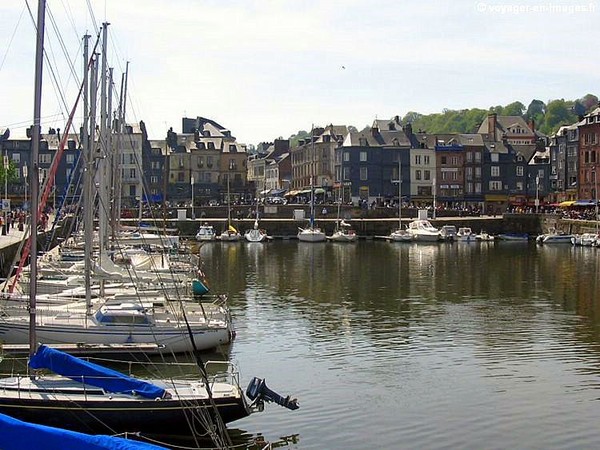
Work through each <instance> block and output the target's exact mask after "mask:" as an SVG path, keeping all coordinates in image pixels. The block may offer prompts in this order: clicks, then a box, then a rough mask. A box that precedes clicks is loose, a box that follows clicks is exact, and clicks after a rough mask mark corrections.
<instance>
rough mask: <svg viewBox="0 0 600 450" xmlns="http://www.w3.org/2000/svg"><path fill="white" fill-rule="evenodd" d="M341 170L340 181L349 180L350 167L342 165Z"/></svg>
mask: <svg viewBox="0 0 600 450" xmlns="http://www.w3.org/2000/svg"><path fill="white" fill-rule="evenodd" d="M342 171H343V176H342V181H345V180H349V179H350V167H344V168H343V170H342Z"/></svg>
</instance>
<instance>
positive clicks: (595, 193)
mask: <svg viewBox="0 0 600 450" xmlns="http://www.w3.org/2000/svg"><path fill="white" fill-rule="evenodd" d="M592 173H593V174H594V199H595V204H596V206H595V208H594V209H595V213H596V217H595V220H596V235H597V234H598V177H597V176H596V166H594V167H592Z"/></svg>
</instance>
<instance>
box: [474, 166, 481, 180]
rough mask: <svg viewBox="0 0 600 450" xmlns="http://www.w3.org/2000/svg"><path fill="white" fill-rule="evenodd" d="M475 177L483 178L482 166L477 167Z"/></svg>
mask: <svg viewBox="0 0 600 450" xmlns="http://www.w3.org/2000/svg"><path fill="white" fill-rule="evenodd" d="M475 178H476V179H479V178H481V167H475Z"/></svg>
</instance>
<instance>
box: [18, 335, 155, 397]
mask: <svg viewBox="0 0 600 450" xmlns="http://www.w3.org/2000/svg"><path fill="white" fill-rule="evenodd" d="M29 367H31V368H32V369H48V370H51V371H52V372H54V373H56V374H59V375H62V376H64V377H67V378H70V379H72V380H74V381H79V382H81V383H86V384H90V385H92V386H96V387H100V388H102V389H104V390H106V391H108V392H114V393H124V394H131V393H134V394H136V395H140V396H142V397H146V398H153V399H154V398H163V397H164V396H165V394H166V391H165V389H163V388H161V387H159V386H156V385H154V384H152V383H148V382H146V381H142V380H138V379H136V378H132V377H129V376H127V375H125V374H122V373H121V372H117V371H116V370H112V369H108V368H106V367H102V366H100V365H98V364H94V363H92V362H89V361H85V360H83V359H80V358H76V357H75V356H72V355H69V354H68V353H64V352H61V351H60V350H56V349H54V348H50V347H46V346H45V345H41V346H40V347H39V348H38V350H37V352H36V353H35V355H33V356H32V357H31V358H30V360H29Z"/></svg>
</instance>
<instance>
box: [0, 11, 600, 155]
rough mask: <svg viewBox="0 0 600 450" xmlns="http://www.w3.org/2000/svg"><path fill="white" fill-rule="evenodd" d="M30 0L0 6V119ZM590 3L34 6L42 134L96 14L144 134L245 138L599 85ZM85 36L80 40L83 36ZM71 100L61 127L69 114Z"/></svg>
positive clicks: (68, 95) (130, 113)
mask: <svg viewBox="0 0 600 450" xmlns="http://www.w3.org/2000/svg"><path fill="white" fill-rule="evenodd" d="M28 6H29V8H30V9H31V11H32V14H33V16H34V17H35V16H36V14H37V0H28V2H27V1H25V0H2V1H0V129H4V128H10V130H11V136H12V137H17V136H22V135H24V134H25V129H26V127H27V126H29V124H30V123H31V122H32V119H31V117H32V115H33V79H34V77H33V73H34V69H33V67H34V58H35V31H34V24H33V20H32V18H31V16H30V12H29V9H28ZM599 19H600V0H592V1H588V0H568V1H560V0H540V1H527V0H517V1H512V0H481V1H479V0H454V1H441V0H428V1H408V0H326V1H323V0H289V1H285V0H47V15H46V52H47V53H46V54H47V59H46V62H45V67H44V89H43V105H42V130H43V131H45V130H46V129H47V128H49V127H55V128H61V129H64V123H65V121H66V117H67V116H68V111H69V110H70V109H71V108H72V107H73V105H74V103H75V100H76V95H77V89H78V87H79V83H80V82H81V79H82V75H81V72H82V67H83V62H82V36H83V35H84V34H85V33H88V34H90V35H92V36H96V35H97V33H98V29H99V27H100V24H101V23H102V22H109V23H110V25H109V27H108V30H109V33H108V35H109V45H108V61H109V62H108V64H109V67H113V68H114V79H115V96H114V97H115V100H113V105H115V104H116V102H117V100H116V96H117V95H118V92H119V90H120V85H121V77H122V73H123V72H124V70H125V66H126V64H127V62H128V63H129V81H128V84H127V92H128V96H127V121H128V122H130V123H133V122H139V121H140V120H143V121H144V122H145V124H146V127H147V130H148V134H149V138H150V139H163V138H165V136H166V132H167V130H168V129H169V128H170V127H172V128H173V130H174V131H176V132H180V131H181V119H182V117H197V116H202V117H206V118H210V119H213V120H215V121H217V122H218V123H220V124H221V125H222V126H224V127H225V128H227V129H229V130H231V132H232V134H233V135H234V136H235V137H236V138H237V140H238V142H241V143H245V144H253V145H256V144H258V143H260V142H270V141H273V140H274V139H277V138H278V137H283V138H287V137H290V136H291V135H294V134H296V133H297V132H298V131H299V130H310V128H311V126H313V125H314V126H326V125H328V124H334V125H353V126H355V127H357V128H359V129H362V128H363V127H365V126H367V125H370V124H372V122H373V120H375V119H377V118H378V119H386V118H391V117H393V116H396V115H398V116H401V117H402V116H404V115H405V114H406V113H407V112H409V111H417V112H420V113H433V112H441V111H442V110H443V109H445V108H448V109H464V108H473V107H477V108H484V109H487V108H489V107H490V106H494V105H506V104H508V103H511V102H513V101H521V102H522V103H524V104H525V106H527V105H528V104H529V103H530V102H531V100H532V99H540V100H542V101H544V102H547V101H549V100H551V99H557V98H564V99H577V98H580V97H582V96H584V95H585V94H587V93H593V94H595V95H599V94H600V58H599V57H598V50H597V49H598V42H600V26H598V23H600V20H599ZM94 39H95V38H94V37H93V38H92V41H93V40H94ZM80 110H81V108H79V109H78V113H77V114H76V119H75V122H76V124H77V127H78V126H79V125H80V124H81V117H82V113H81V112H79V111H80Z"/></svg>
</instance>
